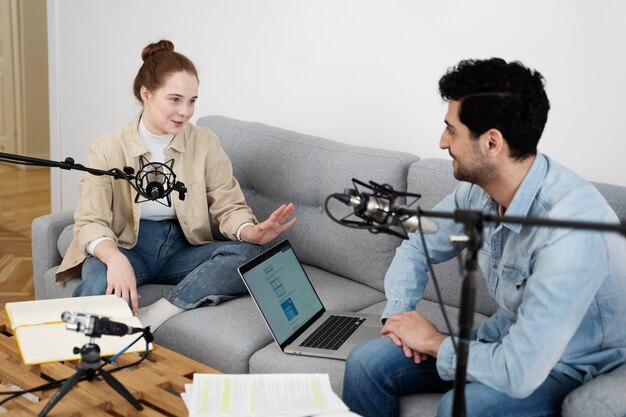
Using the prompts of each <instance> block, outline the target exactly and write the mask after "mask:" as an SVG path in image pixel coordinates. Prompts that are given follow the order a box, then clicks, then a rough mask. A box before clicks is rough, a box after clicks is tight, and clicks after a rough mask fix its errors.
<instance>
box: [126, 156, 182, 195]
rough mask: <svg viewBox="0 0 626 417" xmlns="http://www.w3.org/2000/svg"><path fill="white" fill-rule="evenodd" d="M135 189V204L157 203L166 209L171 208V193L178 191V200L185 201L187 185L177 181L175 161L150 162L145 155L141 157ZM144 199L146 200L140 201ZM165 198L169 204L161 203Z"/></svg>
mask: <svg viewBox="0 0 626 417" xmlns="http://www.w3.org/2000/svg"><path fill="white" fill-rule="evenodd" d="M135 189H136V190H137V196H136V197H135V203H143V202H145V201H156V202H158V203H159V204H163V205H164V206H166V207H171V205H172V201H171V199H170V193H171V192H172V191H178V198H179V199H181V200H184V199H185V193H186V192H187V188H186V187H185V184H183V183H182V182H180V181H176V174H175V173H174V160H173V159H170V160H169V161H167V162H166V163H161V162H150V161H148V160H147V159H146V158H145V157H144V156H143V155H141V156H140V157H139V172H138V173H137V176H136V177H135ZM140 197H143V198H144V200H139V198H140ZM163 198H165V199H166V201H167V203H164V202H163V201H160V200H161V199H163Z"/></svg>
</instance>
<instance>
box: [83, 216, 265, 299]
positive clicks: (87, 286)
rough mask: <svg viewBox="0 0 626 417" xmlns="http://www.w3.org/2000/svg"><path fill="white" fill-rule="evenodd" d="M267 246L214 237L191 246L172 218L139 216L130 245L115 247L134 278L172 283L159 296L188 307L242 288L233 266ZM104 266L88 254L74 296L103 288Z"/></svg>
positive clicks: (139, 282) (98, 292)
mask: <svg viewBox="0 0 626 417" xmlns="http://www.w3.org/2000/svg"><path fill="white" fill-rule="evenodd" d="M265 249H266V248H265V247H264V246H261V245H254V244H252V243H246V242H234V241H228V242H214V243H209V244H206V245H198V246H196V245H191V244H190V243H189V242H188V241H187V239H186V238H185V235H184V234H183V231H182V229H181V228H180V225H179V224H178V222H177V221H150V220H141V222H140V224H139V237H138V240H137V244H136V245H135V246H134V247H133V248H132V249H123V248H120V251H121V252H122V253H123V254H124V255H125V256H126V257H127V258H128V260H129V262H130V264H131V266H132V267H133V270H134V272H135V277H136V279H137V287H139V286H141V285H144V284H167V285H174V287H173V288H168V289H167V290H165V291H164V292H163V297H164V298H166V299H167V300H168V301H169V302H171V303H172V304H174V305H175V306H177V307H180V308H183V309H186V310H188V309H192V308H195V307H198V306H200V305H205V304H210V305H215V304H218V303H219V302H221V301H226V300H230V299H232V298H235V297H236V296H238V295H241V294H243V293H245V292H246V287H245V285H244V283H243V281H242V279H241V277H240V276H239V272H238V271H237V267H239V266H240V265H242V264H243V263H245V262H246V261H248V260H249V259H251V258H253V257H255V256H257V255H259V254H260V253H262V252H263V251H264V250H265ZM106 275H107V267H106V265H105V264H104V263H102V262H101V261H100V260H99V259H98V258H96V257H95V256H89V257H88V258H87V259H86V260H85V262H84V263H83V267H82V272H81V276H82V281H81V283H80V284H79V285H78V287H76V289H75V290H74V296H75V297H78V296H85V295H101V294H104V293H105V292H106V288H107V279H106Z"/></svg>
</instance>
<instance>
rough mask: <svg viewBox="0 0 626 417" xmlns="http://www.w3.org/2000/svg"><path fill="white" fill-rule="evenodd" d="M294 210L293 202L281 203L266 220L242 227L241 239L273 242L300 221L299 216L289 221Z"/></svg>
mask: <svg viewBox="0 0 626 417" xmlns="http://www.w3.org/2000/svg"><path fill="white" fill-rule="evenodd" d="M293 211H294V206H293V204H292V203H289V204H287V205H285V204H283V205H281V206H280V207H278V208H277V209H276V210H275V211H274V212H273V213H272V214H271V215H270V217H269V218H268V219H267V220H265V221H264V222H262V223H259V224H256V225H250V226H247V227H244V228H243V229H241V233H240V238H241V240H244V241H246V242H250V243H256V244H258V245H264V244H266V243H268V242H271V241H272V240H274V239H275V238H276V237H277V236H278V235H280V234H281V233H282V232H284V231H285V230H287V229H289V228H290V227H291V226H293V225H294V224H296V222H297V221H298V218H297V217H294V218H293V219H291V220H289V221H288V219H289V217H291V215H292V214H293Z"/></svg>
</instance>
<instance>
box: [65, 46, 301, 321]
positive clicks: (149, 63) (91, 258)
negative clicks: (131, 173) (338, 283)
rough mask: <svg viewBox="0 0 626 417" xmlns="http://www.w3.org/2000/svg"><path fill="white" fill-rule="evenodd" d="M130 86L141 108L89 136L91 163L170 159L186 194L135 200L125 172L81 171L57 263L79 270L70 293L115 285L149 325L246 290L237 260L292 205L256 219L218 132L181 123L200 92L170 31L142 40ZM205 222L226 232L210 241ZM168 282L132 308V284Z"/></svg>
mask: <svg viewBox="0 0 626 417" xmlns="http://www.w3.org/2000/svg"><path fill="white" fill-rule="evenodd" d="M141 57H142V59H143V61H144V63H143V65H142V66H141V68H140V69H139V72H138V73H137V76H136V78H135V82H134V86H133V91H134V94H135V97H136V98H137V99H138V100H139V101H140V102H141V103H142V105H143V111H142V113H141V114H140V116H139V117H138V118H137V119H136V120H134V121H133V122H131V123H130V124H128V125H126V126H124V127H122V128H121V129H118V130H116V131H114V132H112V133H110V134H107V135H104V136H102V137H100V138H97V139H96V140H95V141H94V142H93V143H92V144H91V147H90V150H89V160H88V161H89V166H90V167H94V168H99V169H103V170H109V169H112V168H122V167H125V166H131V167H133V168H134V169H135V172H138V170H139V166H140V162H139V159H140V157H142V156H143V157H145V158H146V159H147V160H149V161H150V162H160V163H165V162H169V161H170V160H174V166H173V170H174V172H175V173H176V176H177V180H180V181H181V182H183V183H184V184H185V185H186V187H187V190H188V192H187V194H186V196H185V199H184V200H180V199H179V198H178V196H174V194H172V196H174V198H172V200H171V202H172V206H171V207H168V205H167V204H163V200H164V199H161V201H147V202H143V203H137V202H135V192H134V190H133V189H132V188H131V187H130V185H129V184H128V183H127V182H126V181H119V180H115V179H113V178H112V177H108V176H93V175H86V176H85V177H84V178H83V180H82V181H81V183H80V189H79V192H80V197H79V202H78V206H77V208H76V212H75V215H74V219H75V225H74V238H73V240H72V243H71V245H70V248H69V249H68V252H67V254H66V256H65V258H64V259H63V262H62V263H61V266H60V267H59V270H58V272H57V280H60V281H64V280H67V279H68V278H69V277H71V276H73V275H75V274H76V273H77V272H78V269H79V268H80V270H81V277H82V281H81V283H80V284H79V285H78V287H77V288H76V289H75V291H74V296H86V295H101V294H115V295H117V296H119V297H122V298H124V299H125V300H126V301H127V302H129V304H130V305H131V308H132V310H133V313H134V314H138V315H139V318H140V320H141V321H142V324H143V325H145V326H148V325H149V326H151V327H152V330H156V328H157V327H159V326H160V325H161V324H162V323H163V322H164V321H165V320H167V319H168V318H170V317H172V316H174V315H175V314H178V313H180V312H182V311H185V310H188V309H191V308H195V307H198V306H200V305H206V304H217V303H218V302H220V301H224V300H228V299H231V298H234V297H235V296H237V295H239V294H241V293H244V292H245V286H244V285H243V283H242V281H241V279H240V278H239V275H238V273H237V267H238V266H239V265H241V264H243V263H244V262H245V261H246V260H248V259H250V258H252V257H254V256H256V255H258V254H259V253H261V252H262V251H263V249H264V248H263V246H262V245H264V244H266V243H268V242H270V241H272V240H273V239H274V238H276V237H277V236H278V235H280V234H281V233H282V232H283V231H285V230H286V229H288V228H289V227H291V226H293V225H294V224H295V222H296V221H297V219H296V218H295V217H294V218H292V219H291V220H289V218H290V217H291V215H292V213H293V211H294V207H293V205H292V204H288V205H284V204H283V205H282V206H280V207H279V208H278V209H277V210H276V211H274V213H272V215H271V216H270V217H269V218H268V219H267V220H266V221H264V222H260V223H259V222H258V221H257V219H256V218H255V216H254V215H253V214H252V211H251V209H250V208H249V207H248V206H247V205H246V202H245V199H244V196H243V193H242V192H241V189H240V188H239V184H238V182H237V180H236V179H235V178H234V177H233V173H232V167H231V164H230V160H229V159H228V157H227V156H226V154H225V153H224V151H223V150H222V148H221V146H220V144H219V140H218V138H217V136H216V135H215V134H214V133H213V132H211V131H210V130H208V129H204V128H200V127H197V126H194V125H192V124H190V123H188V121H189V119H190V118H191V117H192V116H193V113H194V105H195V101H196V99H197V97H198V74H197V71H196V68H195V66H194V65H193V63H192V62H191V61H190V60H189V59H188V58H187V57H185V56H184V55H182V54H179V53H177V52H175V51H174V45H173V44H172V42H170V41H168V40H161V41H160V42H158V43H155V44H150V45H148V46H146V47H145V48H144V49H143V51H142V54H141ZM211 221H212V222H214V223H216V224H217V225H218V226H219V230H220V232H221V233H222V234H223V235H224V236H226V237H228V238H230V239H231V240H230V241H226V242H224V241H221V242H216V241H215V239H214V237H213V235H212V233H211ZM148 283H158V284H170V285H175V287H173V288H170V289H168V290H166V291H164V293H163V298H161V299H160V300H158V301H157V302H156V303H154V304H152V305H150V306H148V307H144V308H141V309H139V308H138V300H139V296H138V294H137V287H138V286H140V285H143V284H148Z"/></svg>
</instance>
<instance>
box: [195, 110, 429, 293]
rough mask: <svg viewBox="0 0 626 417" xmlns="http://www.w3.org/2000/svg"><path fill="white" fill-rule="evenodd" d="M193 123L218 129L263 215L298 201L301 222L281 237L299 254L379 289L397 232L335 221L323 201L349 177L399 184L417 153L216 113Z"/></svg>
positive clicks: (342, 210) (341, 212)
mask: <svg viewBox="0 0 626 417" xmlns="http://www.w3.org/2000/svg"><path fill="white" fill-rule="evenodd" d="M198 125H199V126H204V127H208V128H210V129H211V130H213V131H214V132H215V133H216V134H217V135H218V136H219V137H220V141H221V143H222V146H223V147H224V150H225V151H226V153H227V154H228V156H229V157H230V159H231V161H232V164H233V169H234V174H235V177H236V178H237V179H238V180H239V183H240V184H241V187H242V189H243V191H244V194H245V195H246V200H247V202H248V204H249V205H250V207H252V209H253V210H254V212H255V214H256V215H257V216H258V217H259V218H260V219H261V220H264V219H265V218H267V216H268V215H269V214H270V213H271V212H272V211H273V210H274V209H276V208H277V207H278V206H279V205H280V204H282V203H286V202H293V203H294V204H295V206H296V215H297V216H298V218H299V222H298V224H297V225H296V226H295V227H294V228H292V229H291V230H288V231H287V232H286V233H285V234H284V235H283V237H286V238H289V240H290V241H291V243H292V244H293V246H294V248H295V250H296V253H298V256H299V257H300V259H301V260H302V262H304V263H307V264H311V265H316V266H319V267H320V268H323V269H325V270H327V271H330V272H333V273H335V274H338V275H341V276H344V277H349V278H351V279H353V280H355V281H358V282H362V283H364V284H367V285H369V286H371V287H373V288H376V289H379V290H382V289H383V280H382V277H383V276H384V274H385V272H386V270H387V267H388V266H389V264H390V262H391V258H392V257H393V254H394V250H395V248H396V247H397V246H398V245H399V244H400V239H398V238H395V237H392V236H386V235H378V236H370V235H369V234H368V232H366V231H362V230H353V229H348V228H346V227H342V226H340V225H337V224H336V223H334V222H333V221H332V220H331V219H330V218H329V217H328V216H327V215H326V213H324V202H325V200H326V197H327V196H328V195H330V194H333V193H342V192H343V191H344V189H345V188H348V187H352V182H351V179H352V178H353V177H355V178H358V179H360V180H363V181H368V180H374V181H376V182H379V183H388V184H390V185H391V186H393V187H394V188H396V189H398V190H404V189H406V172H407V169H408V166H409V164H411V163H412V162H414V161H417V160H418V157H417V156H415V155H411V154H408V153H402V152H393V151H385V150H381V149H372V148H365V147H358V146H351V145H346V144H342V143H339V142H334V141H331V140H328V139H323V138H319V137H314V136H308V135H303V134H300V133H296V132H292V131H288V130H284V129H279V128H275V127H271V126H267V125H264V124H261V123H250V122H243V121H238V120H233V119H228V118H225V117H220V116H208V117H202V118H200V119H199V120H198ZM373 173H375V174H373ZM372 176H374V177H372ZM332 210H333V213H334V214H335V216H337V217H343V216H345V215H347V214H349V213H350V211H351V210H350V209H349V208H348V207H345V206H340V205H339V204H338V203H337V204H334V205H333V206H332ZM335 210H336V212H335Z"/></svg>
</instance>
